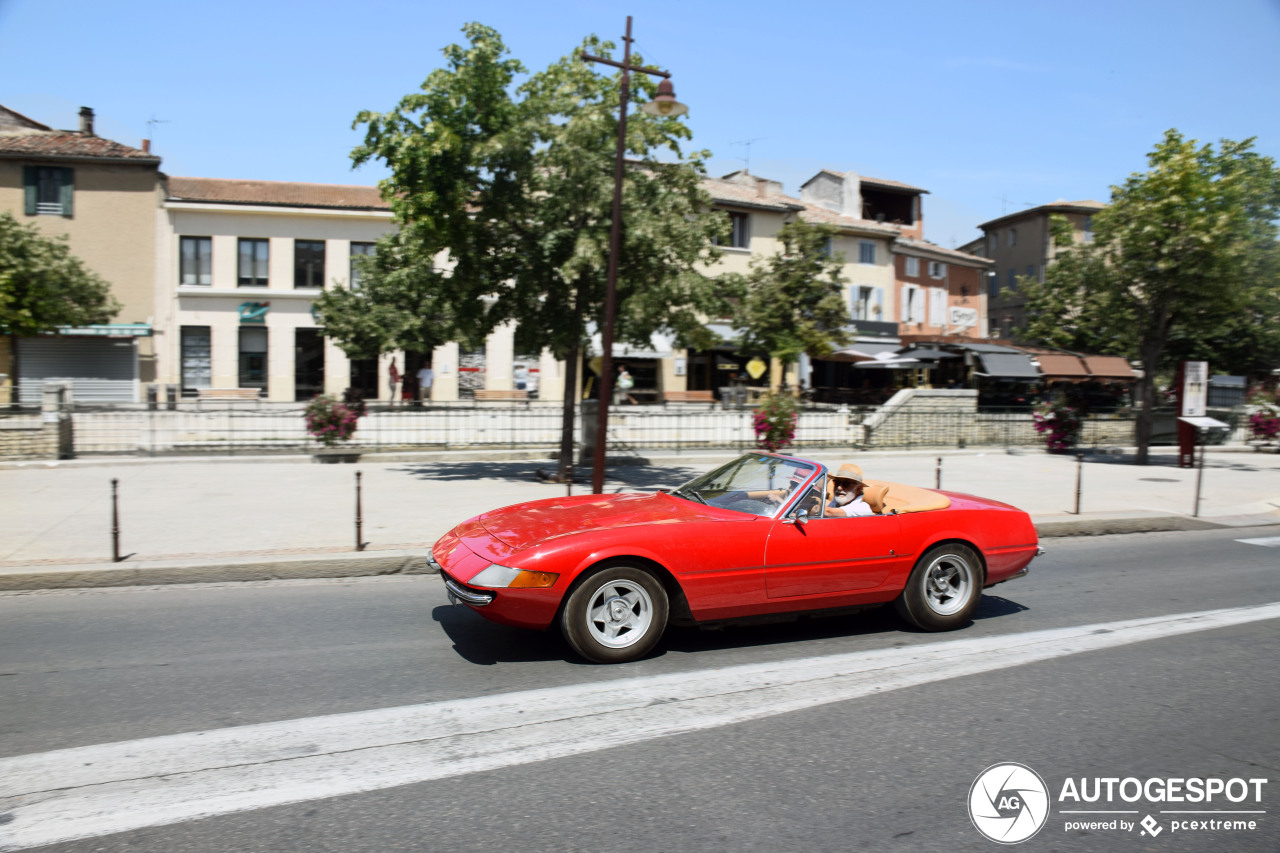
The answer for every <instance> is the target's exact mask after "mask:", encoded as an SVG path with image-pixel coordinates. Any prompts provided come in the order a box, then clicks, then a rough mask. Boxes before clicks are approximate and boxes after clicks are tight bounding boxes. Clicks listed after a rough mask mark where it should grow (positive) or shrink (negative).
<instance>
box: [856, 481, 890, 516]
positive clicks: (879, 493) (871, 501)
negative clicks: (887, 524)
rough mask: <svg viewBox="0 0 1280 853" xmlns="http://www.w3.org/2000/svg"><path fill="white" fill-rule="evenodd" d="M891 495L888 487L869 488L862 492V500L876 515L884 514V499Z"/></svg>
mask: <svg viewBox="0 0 1280 853" xmlns="http://www.w3.org/2000/svg"><path fill="white" fill-rule="evenodd" d="M888 493H889V487H888V486H867V487H866V488H865V489H864V490H863V492H862V500H863V501H865V502H866V504H867V506H869V507H871V511H872V512H874V513H875V514H876V515H883V514H884V497H885V495H887V494H888Z"/></svg>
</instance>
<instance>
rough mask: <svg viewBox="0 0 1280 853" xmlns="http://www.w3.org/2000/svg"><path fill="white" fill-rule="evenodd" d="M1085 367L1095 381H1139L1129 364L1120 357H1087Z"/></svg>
mask: <svg viewBox="0 0 1280 853" xmlns="http://www.w3.org/2000/svg"><path fill="white" fill-rule="evenodd" d="M1084 363H1085V366H1086V367H1088V368H1089V373H1090V374H1091V375H1092V376H1093V378H1094V379H1137V378H1138V374H1136V373H1134V372H1133V368H1132V367H1130V366H1129V362H1127V361H1125V360H1124V359H1123V358H1121V357H1120V356H1118V355H1087V356H1085V358H1084Z"/></svg>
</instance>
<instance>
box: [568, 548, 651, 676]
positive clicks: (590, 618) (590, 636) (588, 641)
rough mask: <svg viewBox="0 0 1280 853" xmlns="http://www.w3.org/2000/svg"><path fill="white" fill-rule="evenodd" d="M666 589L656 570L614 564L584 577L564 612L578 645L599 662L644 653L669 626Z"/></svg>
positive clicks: (576, 648)
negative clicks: (649, 570) (652, 571)
mask: <svg viewBox="0 0 1280 853" xmlns="http://www.w3.org/2000/svg"><path fill="white" fill-rule="evenodd" d="M668 607H669V606H668V602H667V591H666V589H664V588H663V586H662V582H661V581H660V580H658V579H657V578H656V577H654V576H653V574H652V573H651V572H648V571H646V570H644V569H639V568H635V567H634V566H626V565H617V566H610V567H608V568H605V569H601V570H600V571H597V572H595V573H594V574H591V575H589V576H588V577H586V578H584V579H583V580H581V581H580V582H579V583H578V585H577V586H576V587H575V588H574V590H573V592H571V593H569V600H568V601H566V602H565V605H564V609H563V610H562V611H561V613H560V631H561V633H563V634H564V638H565V640H567V641H568V643H569V645H570V646H572V647H573V650H574V651H576V652H577V653H578V654H580V655H582V656H583V657H584V658H586V659H587V660H589V661H593V662H595V663H623V662H625V661H630V660H636V659H637V658H641V657H644V656H645V655H646V654H648V653H649V652H650V651H652V649H653V647H654V646H655V645H657V643H658V640H659V639H660V638H661V637H662V632H663V631H664V630H666V627H667V613H668Z"/></svg>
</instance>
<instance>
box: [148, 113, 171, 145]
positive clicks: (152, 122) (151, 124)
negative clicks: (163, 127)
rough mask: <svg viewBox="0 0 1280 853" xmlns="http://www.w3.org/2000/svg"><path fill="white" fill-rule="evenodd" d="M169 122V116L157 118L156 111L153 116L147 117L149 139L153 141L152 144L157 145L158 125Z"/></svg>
mask: <svg viewBox="0 0 1280 853" xmlns="http://www.w3.org/2000/svg"><path fill="white" fill-rule="evenodd" d="M168 123H169V120H168V119H167V118H156V114H155V113H152V114H151V118H149V119H147V139H148V140H150V141H151V144H152V146H154V145H155V141H156V125H157V124H168Z"/></svg>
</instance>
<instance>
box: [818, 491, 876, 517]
mask: <svg viewBox="0 0 1280 853" xmlns="http://www.w3.org/2000/svg"><path fill="white" fill-rule="evenodd" d="M827 508H828V509H842V510H844V516H843V517H845V518H853V517H856V516H863V515H875V513H874V512H872V511H871V507H870V506H869V505H868V504H867V502H866V501H864V500H863V499H862V495H858V496H857V497H856V498H854V499H853V500H851V501H849V502H848V503H847V504H845V505H844V506H840V505H839V504H838V503H836V502H835V501H832V502H831V503H829V504H827ZM832 517H833V518H841V516H838V515H837V516H832Z"/></svg>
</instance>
